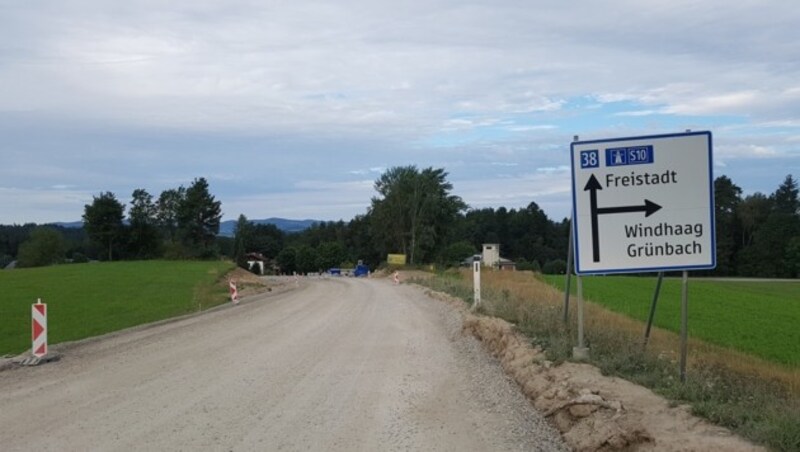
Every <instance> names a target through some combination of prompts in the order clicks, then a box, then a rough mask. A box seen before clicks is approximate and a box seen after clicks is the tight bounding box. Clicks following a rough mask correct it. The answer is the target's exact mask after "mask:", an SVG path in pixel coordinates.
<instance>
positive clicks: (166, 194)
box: [156, 186, 186, 244]
mask: <svg viewBox="0 0 800 452" xmlns="http://www.w3.org/2000/svg"><path fill="white" fill-rule="evenodd" d="M185 197H186V189H185V188H183V187H182V186H181V187H178V188H175V189H169V190H164V191H162V192H161V195H160V196H159V197H158V202H157V203H156V218H157V220H158V225H159V227H161V229H162V231H163V233H164V235H165V236H166V237H167V239H168V240H169V242H170V243H172V244H174V243H175V239H176V238H177V232H178V208H179V206H180V205H181V203H182V202H183V199H184V198H185Z"/></svg>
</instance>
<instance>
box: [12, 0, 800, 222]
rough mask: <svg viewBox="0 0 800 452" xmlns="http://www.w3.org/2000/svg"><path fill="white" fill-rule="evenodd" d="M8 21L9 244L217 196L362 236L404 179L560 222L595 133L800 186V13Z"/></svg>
mask: <svg viewBox="0 0 800 452" xmlns="http://www.w3.org/2000/svg"><path fill="white" fill-rule="evenodd" d="M0 5H1V6H0V8H2V11H0V224H11V223H25V222H37V223H44V222H51V221H75V220H80V218H81V215H82V214H83V208H84V205H85V204H88V203H91V201H92V197H93V196H97V195H99V194H100V193H101V192H105V191H111V192H113V193H115V194H116V196H117V198H118V199H119V200H120V201H122V202H124V203H128V202H129V201H130V195H131V193H132V192H133V190H134V189H136V188H144V189H146V190H147V191H149V192H150V193H151V194H153V196H154V197H157V196H158V195H159V194H160V193H161V191H163V190H165V189H168V188H176V187H178V186H180V185H184V186H187V185H189V184H191V182H192V180H193V179H194V178H195V177H201V176H202V177H205V178H206V179H207V180H208V181H209V184H210V188H211V192H212V193H213V194H214V195H215V196H216V197H217V199H218V200H220V201H221V202H222V209H223V212H224V219H235V218H236V217H238V215H239V214H245V215H246V216H247V217H248V218H251V219H256V218H267V217H285V218H293V219H305V218H311V219H319V220H339V219H344V220H349V219H351V218H352V217H354V216H355V215H358V214H363V213H365V212H366V211H367V208H368V206H369V204H370V199H371V197H373V196H374V195H375V191H374V189H373V183H374V181H375V180H376V179H377V178H378V177H379V176H380V174H381V172H382V171H384V170H385V169H387V168H390V167H392V166H398V165H417V167H419V168H425V167H428V166H433V167H436V168H439V167H443V168H445V170H446V171H447V172H448V173H449V180H450V182H452V184H453V186H454V188H453V193H454V194H456V195H459V196H461V197H462V198H463V199H464V201H465V202H466V203H467V204H469V205H470V206H471V207H473V208H482V207H500V206H506V207H508V208H519V207H524V206H526V205H528V204H529V203H530V202H536V203H537V204H538V205H539V206H540V207H541V208H542V209H544V211H545V212H546V213H547V214H548V216H550V217H551V218H552V219H555V220H560V219H562V218H564V217H565V216H568V211H569V208H570V204H569V203H570V199H571V198H570V190H571V182H570V176H569V165H570V158H569V144H570V141H571V140H572V137H573V136H574V135H580V138H581V139H600V138H612V137H624V136H639V135H649V134H661V133H672V132H683V131H684V130H685V129H692V130H696V131H699V130H710V131H711V132H712V133H713V135H714V172H715V176H719V175H723V174H724V175H727V176H728V177H730V178H731V179H733V181H734V182H735V183H736V184H737V185H739V186H740V187H741V188H742V189H743V190H744V192H745V194H749V193H753V192H756V191H760V192H763V193H767V194H768V193H771V192H772V191H774V190H775V189H776V188H777V186H778V185H779V184H780V182H781V181H782V180H783V179H784V177H785V176H786V175H787V174H793V175H794V176H795V177H796V178H800V25H798V24H800V6H798V3H797V1H796V0H786V1H770V0H758V1H750V0H737V1H735V2H732V1H730V0H724V1H716V0H703V1H681V0H669V1H630V0H627V1H623V0H604V1H563V0H557V1H532V0H530V1H507V0H491V1H490V0H485V1H484V0H476V1H469V0H454V1H438V0H424V1H421V0H410V1H408V0H406V1H383V0H364V1H353V0H336V1H316V2H315V1H306V0H292V1H238V0H225V1H197V0H192V1H184V0H170V1H145V0H130V1H125V2H109V1H101V0H80V1H78V0H57V1H55V0H52V1H51V0H43V1H35V2H25V1H12V0H0Z"/></svg>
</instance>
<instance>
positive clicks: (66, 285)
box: [0, 261, 233, 356]
mask: <svg viewBox="0 0 800 452" xmlns="http://www.w3.org/2000/svg"><path fill="white" fill-rule="evenodd" d="M232 268H233V264H231V263H227V262H188V261H140V262H113V263H93V264H73V265H59V266H53V267H45V268H31V269H17V270H13V271H0V356H2V355H6V354H16V353H20V352H22V351H24V350H25V349H28V348H30V346H31V304H32V303H35V302H36V299H37V298H41V299H42V302H43V303H47V305H48V306H47V310H48V312H47V313H48V319H47V322H48V342H49V343H50V344H55V343H58V342H64V341H72V340H77V339H83V338H87V337H91V336H96V335H100V334H104V333H107V332H111V331H116V330H120V329H123V328H127V327H131V326H135V325H140V324H143V323H148V322H153V321H156V320H162V319H166V318H169V317H173V316H176V315H181V314H186V313H189V312H194V311H198V310H201V309H206V308H208V307H211V306H214V305H217V304H220V303H223V302H224V301H225V300H226V288H225V287H224V286H221V285H219V284H217V282H218V281H219V280H220V278H221V277H222V276H223V275H224V274H225V273H227V272H228V271H229V270H231V269H232Z"/></svg>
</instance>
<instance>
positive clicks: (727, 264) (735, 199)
mask: <svg viewBox="0 0 800 452" xmlns="http://www.w3.org/2000/svg"><path fill="white" fill-rule="evenodd" d="M741 195H742V189H741V188H739V187H738V186H737V185H736V184H734V183H733V181H732V180H730V179H729V178H728V177H726V176H720V177H718V178H717V179H716V180H715V181H714V217H715V221H716V238H717V268H716V270H715V273H717V274H720V275H731V274H733V273H734V269H735V268H736V262H735V256H736V252H737V251H738V247H737V242H738V236H739V231H738V221H737V218H736V212H737V209H738V207H739V204H740V203H741V202H742V199H741Z"/></svg>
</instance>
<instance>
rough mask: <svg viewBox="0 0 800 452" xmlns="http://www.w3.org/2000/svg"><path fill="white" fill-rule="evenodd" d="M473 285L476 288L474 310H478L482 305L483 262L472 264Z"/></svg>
mask: <svg viewBox="0 0 800 452" xmlns="http://www.w3.org/2000/svg"><path fill="white" fill-rule="evenodd" d="M472 283H473V287H474V296H473V298H474V303H473V304H472V309H476V308H477V307H478V305H480V304H481V261H473V262H472Z"/></svg>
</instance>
